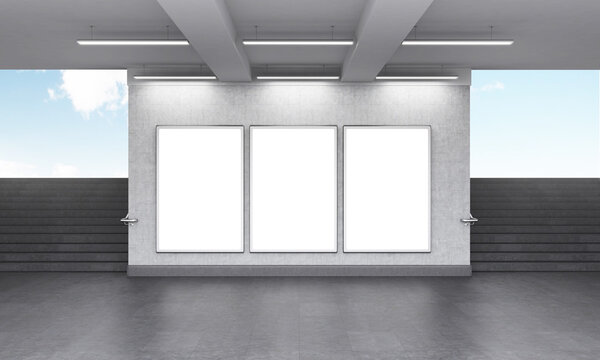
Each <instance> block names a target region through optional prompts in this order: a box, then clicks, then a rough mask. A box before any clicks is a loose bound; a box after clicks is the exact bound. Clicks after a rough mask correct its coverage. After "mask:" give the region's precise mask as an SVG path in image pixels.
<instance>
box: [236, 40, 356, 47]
mask: <svg viewBox="0 0 600 360" xmlns="http://www.w3.org/2000/svg"><path fill="white" fill-rule="evenodd" d="M242 44H244V45H271V46H281V45H287V46H290V45H291V46H297V45H301V46H302V45H311V46H312V45H316V46H349V45H354V40H352V39H341V40H331V39H330V40H325V39H323V40H319V39H315V40H306V39H304V40H281V39H261V40H259V39H245V40H242Z"/></svg>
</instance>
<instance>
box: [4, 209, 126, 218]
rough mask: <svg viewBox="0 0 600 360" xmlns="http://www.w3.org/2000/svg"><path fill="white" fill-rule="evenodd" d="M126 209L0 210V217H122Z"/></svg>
mask: <svg viewBox="0 0 600 360" xmlns="http://www.w3.org/2000/svg"><path fill="white" fill-rule="evenodd" d="M126 214H127V209H126V208H123V209H116V210H114V209H113V210H102V209H85V210H0V218H19V217H24V218H77V219H80V218H122V217H124V216H125V215H126Z"/></svg>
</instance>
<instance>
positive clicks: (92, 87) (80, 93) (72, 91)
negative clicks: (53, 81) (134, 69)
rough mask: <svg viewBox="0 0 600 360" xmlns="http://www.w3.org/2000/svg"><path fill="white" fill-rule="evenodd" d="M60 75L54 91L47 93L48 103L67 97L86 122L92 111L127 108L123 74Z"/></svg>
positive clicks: (67, 72) (81, 72)
mask: <svg viewBox="0 0 600 360" xmlns="http://www.w3.org/2000/svg"><path fill="white" fill-rule="evenodd" d="M61 73H62V83H61V84H60V86H59V87H58V89H48V95H49V96H50V99H51V100H56V99H58V98H61V97H67V98H68V99H69V100H71V103H72V104H73V107H74V108H75V110H76V111H78V112H80V113H81V114H82V115H83V116H85V117H86V118H87V117H89V115H90V114H91V113H93V112H95V111H97V112H101V111H102V110H107V111H115V110H118V109H120V108H121V107H122V106H125V105H126V104H127V71H125V70H62V71H61ZM51 90H52V92H51Z"/></svg>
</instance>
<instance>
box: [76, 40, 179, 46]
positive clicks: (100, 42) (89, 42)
mask: <svg viewBox="0 0 600 360" xmlns="http://www.w3.org/2000/svg"><path fill="white" fill-rule="evenodd" d="M77 44H79V45H109V46H121V45H128V46H129V45H134V46H135V45H167V46H173V45H176V46H188V45H190V43H189V41H187V40H115V39H113V40H109V39H106V40H77Z"/></svg>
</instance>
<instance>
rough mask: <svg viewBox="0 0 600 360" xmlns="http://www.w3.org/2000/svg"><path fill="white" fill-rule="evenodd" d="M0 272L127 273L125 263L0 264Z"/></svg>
mask: <svg viewBox="0 0 600 360" xmlns="http://www.w3.org/2000/svg"><path fill="white" fill-rule="evenodd" d="M0 271H43V272H47V271H127V262H126V261H118V262H30V263H19V262H13V263H0Z"/></svg>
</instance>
